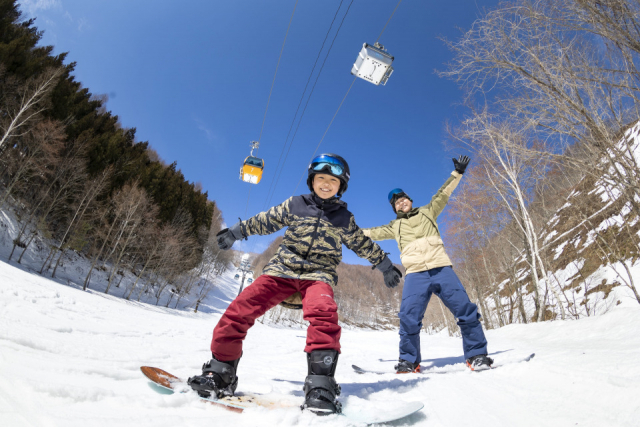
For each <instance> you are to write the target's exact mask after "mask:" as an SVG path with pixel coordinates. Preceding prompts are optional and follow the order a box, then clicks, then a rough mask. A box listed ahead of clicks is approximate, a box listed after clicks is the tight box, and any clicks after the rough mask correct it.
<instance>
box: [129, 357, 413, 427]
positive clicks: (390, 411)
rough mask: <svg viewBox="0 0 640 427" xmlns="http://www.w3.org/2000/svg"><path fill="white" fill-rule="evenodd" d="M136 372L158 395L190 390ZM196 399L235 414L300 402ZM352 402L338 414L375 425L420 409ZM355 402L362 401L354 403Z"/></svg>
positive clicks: (173, 380) (156, 372)
mask: <svg viewBox="0 0 640 427" xmlns="http://www.w3.org/2000/svg"><path fill="white" fill-rule="evenodd" d="M140 370H141V371H142V373H143V374H144V375H145V376H146V377H147V378H148V379H149V380H150V381H151V385H152V388H153V389H154V390H155V391H156V392H158V393H162V394H172V393H175V392H178V393H186V392H190V391H192V389H191V387H190V386H189V385H188V384H187V382H186V381H185V380H183V379H181V378H179V377H177V376H175V375H173V374H170V373H169V372H167V371H164V370H162V369H160V368H154V367H151V366H142V367H140ZM198 397H199V398H200V399H201V400H202V401H204V402H206V403H209V404H212V405H215V406H218V407H221V408H224V409H227V410H229V411H233V412H238V413H241V412H243V411H244V410H245V409H249V408H256V407H263V408H267V409H278V408H296V409H297V410H300V405H301V404H302V402H298V401H295V400H291V399H288V398H277V397H273V396H272V397H269V395H261V394H253V393H238V394H237V395H235V396H229V397H223V398H221V399H216V398H206V397H201V396H198ZM356 399H357V398H354V401H355V403H354V404H350V403H349V402H347V403H343V407H342V413H341V414H338V415H339V416H343V417H346V418H348V419H349V420H352V421H354V422H359V423H364V424H376V423H386V422H390V421H395V420H399V419H401V418H405V417H408V416H409V415H411V414H414V413H416V412H418V411H419V410H421V409H422V408H423V407H424V404H423V403H422V402H404V401H401V402H385V403H388V404H386V405H382V406H381V405H380V403H379V402H369V401H364V400H363V399H357V400H356ZM358 400H360V401H362V402H358Z"/></svg>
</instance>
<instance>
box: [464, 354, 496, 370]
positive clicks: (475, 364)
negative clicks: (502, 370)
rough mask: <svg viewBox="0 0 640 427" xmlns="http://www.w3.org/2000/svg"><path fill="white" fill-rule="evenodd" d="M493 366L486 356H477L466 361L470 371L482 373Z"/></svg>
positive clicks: (490, 359) (491, 360)
mask: <svg viewBox="0 0 640 427" xmlns="http://www.w3.org/2000/svg"><path fill="white" fill-rule="evenodd" d="M491 365H493V359H492V358H490V357H488V356H487V355H486V354H478V355H476V356H472V357H470V358H468V359H467V366H468V367H469V368H471V370H472V371H484V370H485V369H491Z"/></svg>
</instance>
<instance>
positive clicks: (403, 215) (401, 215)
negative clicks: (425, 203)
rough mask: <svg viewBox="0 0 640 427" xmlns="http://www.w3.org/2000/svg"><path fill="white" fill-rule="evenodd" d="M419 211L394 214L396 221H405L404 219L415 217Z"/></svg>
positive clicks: (417, 209) (416, 209)
mask: <svg viewBox="0 0 640 427" xmlns="http://www.w3.org/2000/svg"><path fill="white" fill-rule="evenodd" d="M419 210H420V208H413V209H411V210H410V211H409V212H407V213H404V212H397V213H396V219H406V218H411V217H412V216H415V215H417V214H418V211H419Z"/></svg>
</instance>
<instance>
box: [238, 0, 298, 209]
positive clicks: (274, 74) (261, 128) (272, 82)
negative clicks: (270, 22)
mask: <svg viewBox="0 0 640 427" xmlns="http://www.w3.org/2000/svg"><path fill="white" fill-rule="evenodd" d="M298 1H299V0H296V3H295V4H294V5H293V12H291V18H289V25H287V32H286V33H285V35H284V40H283V41H282V47H281V48H280V55H279V56H278V63H277V64H276V71H275V73H273V80H272V81H271V89H270V90H269V97H268V98H267V106H266V108H265V110H264V117H263V118H262V126H261V127H260V136H259V137H258V142H260V140H261V139H262V131H263V130H264V123H265V121H266V119H267V112H268V111H269V103H270V102H271V94H272V93H273V86H274V85H275V83H276V76H277V75H278V68H280V60H281V59H282V52H283V51H284V46H285V44H286V43H287V37H288V36H289V29H290V28H291V22H293V15H295V13H296V8H297V7H298ZM250 197H251V186H249V193H248V194H247V204H246V207H245V209H244V216H245V217H246V216H247V212H248V210H249V198H250Z"/></svg>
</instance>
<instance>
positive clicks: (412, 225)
mask: <svg viewBox="0 0 640 427" xmlns="http://www.w3.org/2000/svg"><path fill="white" fill-rule="evenodd" d="M469 161H470V159H469V157H467V156H460V157H459V158H458V159H455V158H454V159H453V164H454V168H455V170H454V171H453V172H451V176H450V177H449V178H448V179H447V180H446V181H445V183H444V185H443V186H442V187H441V188H440V189H439V190H438V192H437V193H436V194H435V195H434V196H433V198H432V199H431V202H430V203H429V204H427V205H425V206H422V207H420V208H414V207H413V200H412V199H411V198H410V197H409V196H408V195H407V194H406V193H405V192H404V191H403V190H402V189H401V188H396V189H394V190H391V192H390V193H389V196H388V199H389V203H391V207H392V208H393V211H394V212H395V213H396V219H395V220H393V221H391V222H390V223H389V224H387V225H383V226H381V227H375V228H366V229H363V231H364V234H366V235H367V236H369V237H371V239H373V240H386V239H395V240H396V242H397V243H398V248H399V249H400V258H401V260H402V265H403V266H404V267H405V268H406V278H405V281H404V289H403V292H402V303H401V304H400V312H399V313H398V317H399V318H400V358H399V363H398V364H397V365H396V366H395V369H396V372H397V373H408V372H420V361H421V360H422V356H421V354H420V329H421V328H422V318H423V317H424V313H425V310H426V309H427V304H429V299H430V298H431V295H432V294H436V295H437V296H439V297H440V299H441V300H442V302H443V303H444V305H445V306H446V307H447V308H448V309H449V310H450V311H451V313H452V314H453V315H454V316H455V318H456V319H457V320H458V326H460V331H461V333H462V347H463V350H464V357H465V359H466V362H467V365H468V366H469V367H470V368H471V369H472V370H482V369H488V368H490V367H491V365H492V364H493V360H492V359H491V358H489V357H488V356H487V340H486V338H485V336H484V332H483V330H482V325H481V324H480V314H479V313H478V307H477V306H476V305H475V304H473V303H472V302H471V301H470V300H469V296H468V295H467V293H466V291H465V289H464V287H463V286H462V283H460V280H459V279H458V276H457V275H456V273H455V272H454V271H453V268H452V264H451V260H450V259H449V257H448V256H447V254H446V252H445V249H444V243H443V242H442V239H441V237H440V231H439V229H438V224H437V222H436V220H437V218H438V215H440V213H441V212H442V211H443V210H444V208H445V206H446V204H447V202H448V201H449V197H450V196H451V193H452V192H453V190H454V189H455V188H456V187H457V186H458V183H459V182H460V180H461V179H462V175H463V174H464V171H465V170H466V168H467V165H468V164H469Z"/></svg>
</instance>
